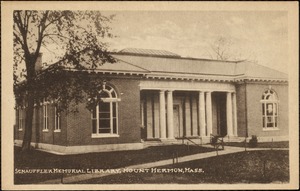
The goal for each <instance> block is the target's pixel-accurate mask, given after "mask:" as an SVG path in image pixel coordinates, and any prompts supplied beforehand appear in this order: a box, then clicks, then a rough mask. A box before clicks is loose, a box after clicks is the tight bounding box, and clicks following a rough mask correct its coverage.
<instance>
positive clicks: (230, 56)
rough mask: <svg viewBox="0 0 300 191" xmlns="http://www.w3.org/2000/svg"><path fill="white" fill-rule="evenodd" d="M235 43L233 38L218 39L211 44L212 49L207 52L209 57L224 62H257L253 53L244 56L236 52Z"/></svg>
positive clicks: (221, 37)
mask: <svg viewBox="0 0 300 191" xmlns="http://www.w3.org/2000/svg"><path fill="white" fill-rule="evenodd" d="M233 47H234V43H233V40H232V39H231V38H227V37H224V36H220V37H218V38H217V39H216V40H215V41H214V42H213V43H212V44H210V49H209V50H208V51H207V53H208V55H209V57H210V58H211V59H215V60H224V61H228V60H231V61H240V60H252V61H256V57H255V56H254V55H253V53H250V52H251V51H248V54H247V55H246V54H242V53H241V52H240V51H238V50H234V49H233Z"/></svg>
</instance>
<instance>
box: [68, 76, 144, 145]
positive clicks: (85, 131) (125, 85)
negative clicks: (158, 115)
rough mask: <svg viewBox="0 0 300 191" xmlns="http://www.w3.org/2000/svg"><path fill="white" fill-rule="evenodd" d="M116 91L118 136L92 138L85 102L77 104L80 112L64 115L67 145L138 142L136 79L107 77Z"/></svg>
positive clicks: (138, 123) (138, 119) (137, 90)
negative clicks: (118, 100) (110, 78)
mask: <svg viewBox="0 0 300 191" xmlns="http://www.w3.org/2000/svg"><path fill="white" fill-rule="evenodd" d="M107 84H109V85H111V86H112V87H114V88H115V90H116V91H117V94H118V97H119V98H121V101H120V102H118V132H119V137H109V138H108V137H105V138H103V137H102V138H92V137H91V135H92V121H91V113H90V111H89V110H88V109H87V108H86V103H81V104H79V105H78V110H79V113H75V114H74V113H69V114H68V116H67V129H68V132H67V145H68V146H74V145H97V144H117V143H138V142H140V141H141V129H140V128H141V121H140V90H139V86H138V85H139V80H135V79H112V80H109V79H108V83H107Z"/></svg>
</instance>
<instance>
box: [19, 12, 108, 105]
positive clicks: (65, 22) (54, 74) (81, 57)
mask: <svg viewBox="0 0 300 191" xmlns="http://www.w3.org/2000/svg"><path fill="white" fill-rule="evenodd" d="M112 18H113V16H111V17H109V18H107V17H105V16H103V15H101V13H100V12H98V11H33V10H32V11H15V12H14V61H15V62H14V80H15V88H14V90H15V94H16V95H17V97H18V100H22V99H23V97H22V95H24V91H25V90H26V91H28V90H32V91H33V92H34V97H35V101H36V102H38V101H40V100H41V99H43V98H50V99H53V100H56V99H58V98H59V99H60V101H62V102H64V103H66V104H64V106H65V107H66V105H68V104H69V103H71V98H74V99H73V100H75V102H78V101H79V100H80V99H79V97H80V95H79V94H80V91H78V90H79V87H86V86H89V87H88V88H83V90H84V91H85V90H86V89H87V90H89V89H91V88H92V86H93V88H95V86H94V85H95V83H88V82H89V81H91V82H93V80H94V79H93V78H88V77H87V75H77V74H78V73H77V74H76V78H73V79H72V78H71V76H74V74H70V72H69V73H68V72H63V69H64V68H66V67H67V68H72V69H74V70H76V71H80V70H85V69H89V70H94V69H95V68H96V67H97V66H99V65H102V64H104V63H105V62H111V63H113V62H114V59H113V58H112V57H111V56H110V55H109V54H108V52H107V45H106V44H105V43H102V42H101V39H102V38H104V37H113V35H112V34H111V33H110V27H109V26H107V23H109V22H110V21H111V19H112ZM41 47H45V48H46V49H48V50H49V51H56V52H57V53H56V54H54V55H55V57H56V59H57V60H59V61H58V62H57V63H56V66H52V67H51V69H48V70H45V71H43V74H42V75H39V76H36V75H37V74H38V71H35V70H34V68H35V64H36V60H37V56H38V54H39V53H40V50H41ZM50 47H51V48H52V50H50ZM60 52H61V53H60ZM24 62H25V64H26V68H25V69H23V70H22V71H21V74H22V75H18V72H20V71H19V70H18V69H19V68H21V65H22V64H24ZM32 70H33V71H32ZM75 73H76V72H75ZM22 76H23V77H25V79H26V80H27V82H24V83H22V84H21V85H20V77H22ZM28 78H31V79H32V80H31V81H30V83H29V82H28ZM98 82H99V80H98ZM97 85H98V84H97ZM21 86H22V88H20V87H21ZM49 87H51V88H49ZM66 87H67V89H66ZM96 87H97V86H96ZM62 88H64V89H63V90H61V89H62ZM67 90H68V91H70V92H68V91H67ZM74 92H77V93H76V94H75V93H74ZM89 92H90V91H88V93H89ZM81 97H82V95H81ZM18 103H19V104H22V102H18Z"/></svg>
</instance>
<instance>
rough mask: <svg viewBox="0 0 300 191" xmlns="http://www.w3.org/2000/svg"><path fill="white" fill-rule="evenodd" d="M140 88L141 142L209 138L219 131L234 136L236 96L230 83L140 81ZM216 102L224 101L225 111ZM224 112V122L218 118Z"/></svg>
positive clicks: (235, 132) (235, 130)
mask: <svg viewBox="0 0 300 191" xmlns="http://www.w3.org/2000/svg"><path fill="white" fill-rule="evenodd" d="M140 89H141V107H142V108H141V111H142V112H141V116H142V117H141V118H143V119H144V120H142V127H143V128H144V131H145V132H147V136H146V137H144V138H145V139H161V140H165V139H169V140H172V139H176V138H181V137H191V138H193V137H209V136H210V135H211V134H220V133H221V131H220V130H218V129H221V128H223V130H222V132H226V136H229V137H235V136H237V121H236V119H237V117H236V114H237V112H236V95H235V88H234V86H232V85H230V84H226V83H214V82H193V83H189V82H185V81H175V82H174V81H155V83H154V82H153V81H150V80H149V81H142V82H141V83H140ZM218 99H223V100H224V101H225V102H226V104H225V107H226V109H225V110H224V108H223V109H220V107H222V105H219V106H218V103H219V101H218ZM224 111H225V112H226V113H225V115H226V119H223V118H222V119H221V118H219V117H218V116H219V115H220V114H219V115H218V113H221V114H222V115H220V116H224ZM145 119H146V120H145ZM218 120H219V121H218ZM224 123H226V124H224ZM224 128H226V129H225V130H224ZM223 135H224V134H223ZM224 136H225V135H224Z"/></svg>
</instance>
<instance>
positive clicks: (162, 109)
mask: <svg viewBox="0 0 300 191" xmlns="http://www.w3.org/2000/svg"><path fill="white" fill-rule="evenodd" d="M159 127H160V138H161V139H165V138H166V101H165V91H164V90H160V92H159Z"/></svg>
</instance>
